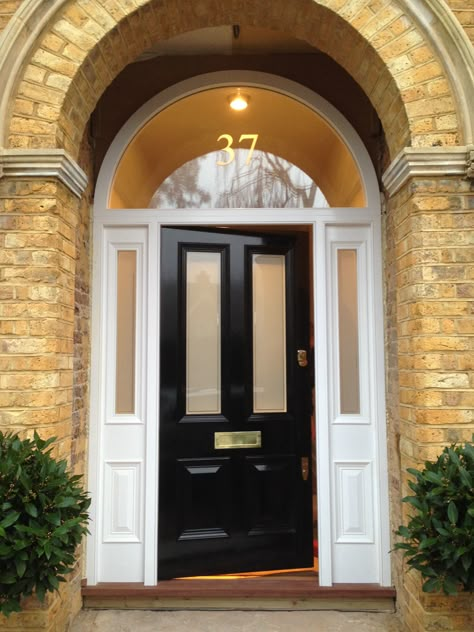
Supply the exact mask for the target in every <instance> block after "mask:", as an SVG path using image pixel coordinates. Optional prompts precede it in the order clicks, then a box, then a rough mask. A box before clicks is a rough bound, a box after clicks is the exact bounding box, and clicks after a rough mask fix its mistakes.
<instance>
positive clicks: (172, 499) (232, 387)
mask: <svg viewBox="0 0 474 632" xmlns="http://www.w3.org/2000/svg"><path fill="white" fill-rule="evenodd" d="M300 242H301V243H300ZM161 252H162V256H161V301H162V306H161V358H160V360H161V391H160V410H161V413H160V414H161V419H160V483H159V521H158V524H159V542H158V569H159V571H158V573H159V578H160V579H169V578H173V577H183V576H193V575H209V574H218V573H236V572H244V571H258V570H273V569H281V568H288V569H290V568H300V567H310V566H312V565H313V550H312V519H311V494H312V491H311V473H310V471H309V468H310V464H311V439H310V405H311V398H310V393H311V386H310V383H309V370H308V367H305V366H300V364H303V365H304V361H303V362H300V364H299V363H298V361H297V352H298V350H299V349H308V300H307V288H308V282H307V278H308V260H307V246H306V242H305V239H303V238H301V237H299V238H298V237H295V236H281V235H263V234H254V233H251V234H250V233H249V234H246V233H236V232H224V231H219V230H201V229H189V228H184V229H181V228H165V229H163V230H162V251H161ZM300 360H301V359H300Z"/></svg>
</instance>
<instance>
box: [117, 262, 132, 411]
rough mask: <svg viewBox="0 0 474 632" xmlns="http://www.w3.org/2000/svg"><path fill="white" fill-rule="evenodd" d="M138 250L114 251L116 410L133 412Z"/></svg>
mask: <svg viewBox="0 0 474 632" xmlns="http://www.w3.org/2000/svg"><path fill="white" fill-rule="evenodd" d="M136 276H137V253H136V251H135V250H119V251H118V252H117V357H116V376H115V412H116V414H117V415H133V414H134V413H135V312H136Z"/></svg>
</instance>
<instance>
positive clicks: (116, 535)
mask: <svg viewBox="0 0 474 632" xmlns="http://www.w3.org/2000/svg"><path fill="white" fill-rule="evenodd" d="M104 465H105V473H104V522H103V525H104V536H103V541H104V542H140V540H141V537H140V534H141V524H140V523H141V519H142V515H141V514H142V507H141V506H140V505H141V491H140V490H141V488H142V485H141V482H140V478H141V466H142V462H141V461H136V462H134V463H133V462H128V463H126V462H123V461H119V462H116V461H106V462H105V464H104Z"/></svg>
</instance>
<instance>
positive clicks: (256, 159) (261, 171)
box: [217, 150, 327, 208]
mask: <svg viewBox="0 0 474 632" xmlns="http://www.w3.org/2000/svg"><path fill="white" fill-rule="evenodd" d="M238 152H239V150H237V151H236V161H235V162H236V169H235V173H234V174H233V178H232V180H231V184H230V187H229V188H228V189H227V190H225V191H223V192H222V193H221V194H220V195H219V198H218V201H217V206H218V207H223V208H314V206H315V201H316V196H317V195H318V192H319V196H318V206H327V202H326V200H325V199H324V196H323V195H322V193H321V192H320V191H319V189H318V187H317V185H316V183H315V182H314V181H313V180H312V179H311V178H310V177H309V176H308V175H307V174H306V173H305V172H304V171H302V170H301V169H299V167H297V166H295V165H293V164H291V163H290V162H288V161H287V160H285V159H284V158H280V157H279V156H275V155H274V154H271V153H268V152H263V151H256V152H254V154H253V156H252V162H251V164H250V165H246V164H244V165H241V166H239V165H238V162H239V161H238Z"/></svg>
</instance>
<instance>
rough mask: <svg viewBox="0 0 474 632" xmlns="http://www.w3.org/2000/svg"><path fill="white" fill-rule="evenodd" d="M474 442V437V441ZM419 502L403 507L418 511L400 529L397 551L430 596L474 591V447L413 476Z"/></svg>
mask: <svg viewBox="0 0 474 632" xmlns="http://www.w3.org/2000/svg"><path fill="white" fill-rule="evenodd" d="M473 440H474V437H473ZM407 471H408V472H409V473H410V474H412V475H413V476H414V477H415V480H414V481H410V482H409V483H408V484H409V486H410V488H411V490H412V491H413V493H414V495H413V496H407V497H406V498H404V499H403V502H406V503H409V504H410V505H411V507H412V509H413V513H412V516H411V518H410V521H409V523H408V525H407V526H401V527H399V529H398V531H397V535H399V536H402V537H403V538H404V539H405V540H406V542H399V543H397V544H396V545H395V548H396V549H402V550H404V551H405V557H406V558H407V562H408V564H409V566H410V567H411V568H415V569H416V570H418V571H420V573H421V575H422V577H423V579H424V582H423V590H424V591H425V592H434V591H439V590H441V589H442V590H443V591H444V592H445V593H446V594H447V595H455V594H457V591H458V590H459V589H462V590H464V591H467V592H473V591H474V559H473V558H474V446H473V445H472V444H471V443H466V444H465V445H464V446H456V445H452V446H451V447H449V448H448V447H447V448H445V449H444V450H443V452H442V453H441V455H440V456H439V457H438V459H437V461H435V462H429V461H427V462H426V463H425V469H424V470H422V471H418V470H415V469H408V470H407Z"/></svg>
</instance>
